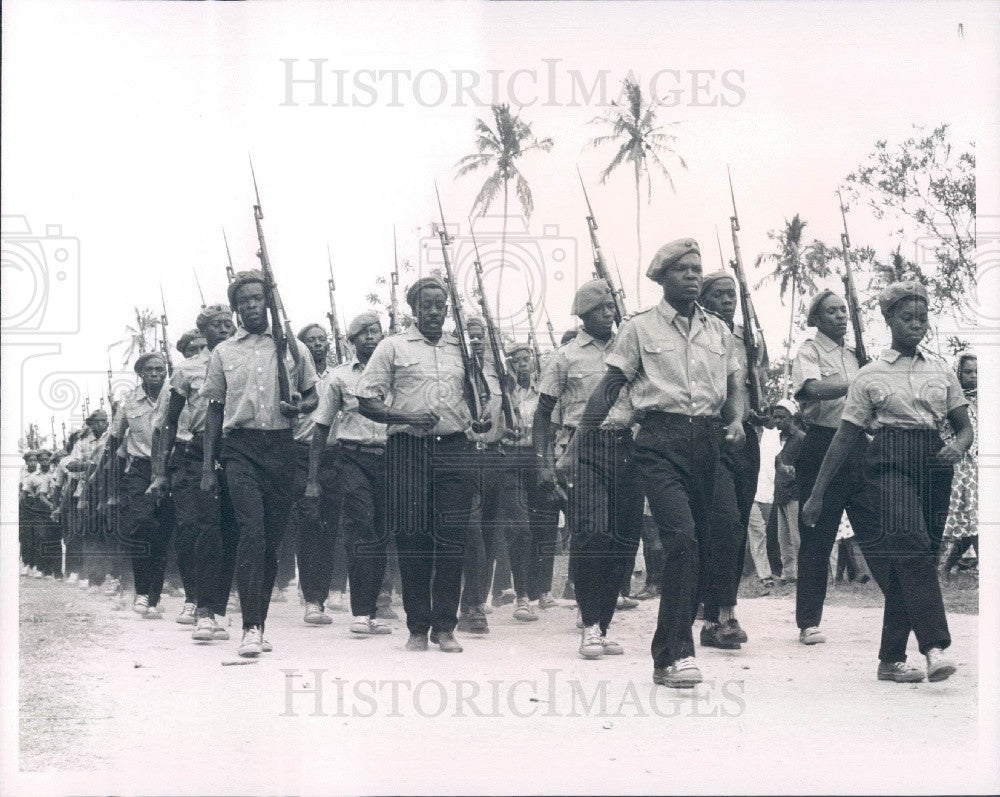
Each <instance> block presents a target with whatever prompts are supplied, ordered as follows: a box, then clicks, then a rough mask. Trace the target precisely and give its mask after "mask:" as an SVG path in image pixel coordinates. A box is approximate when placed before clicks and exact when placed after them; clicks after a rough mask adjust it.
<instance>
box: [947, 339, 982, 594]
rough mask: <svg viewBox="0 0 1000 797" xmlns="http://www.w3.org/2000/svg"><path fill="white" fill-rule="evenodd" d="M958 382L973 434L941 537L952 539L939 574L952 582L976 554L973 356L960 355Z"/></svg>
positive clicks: (958, 469) (955, 481) (976, 450)
mask: <svg viewBox="0 0 1000 797" xmlns="http://www.w3.org/2000/svg"><path fill="white" fill-rule="evenodd" d="M956 370H957V372H958V381H959V383H960V384H961V385H962V390H963V391H964V392H965V397H966V398H967V399H968V400H969V420H970V421H972V429H973V432H974V434H975V437H974V441H973V443H972V448H970V449H969V450H968V452H967V453H966V455H965V456H964V457H963V458H962V461H961V462H959V463H958V465H956V466H955V478H954V479H953V481H952V483H951V502H950V503H949V505H948V522H947V524H946V525H945V529H944V535H945V538H946V539H951V540H952V542H951V546H950V548H949V551H948V557H947V559H945V562H944V564H943V565H941V574H942V575H943V576H944V577H945V578H951V573H952V571H953V570H954V569H955V566H956V565H958V563H959V561H960V560H961V559H962V557H963V556H964V555H965V552H966V551H968V550H969V548H970V547H972V546H975V548H976V551H977V553H978V551H979V489H978V477H979V463H978V454H979V423H978V418H977V411H978V404H977V395H976V388H977V386H978V366H977V363H976V355H975V354H962V355H960V356H959V358H958V366H957V369H956Z"/></svg>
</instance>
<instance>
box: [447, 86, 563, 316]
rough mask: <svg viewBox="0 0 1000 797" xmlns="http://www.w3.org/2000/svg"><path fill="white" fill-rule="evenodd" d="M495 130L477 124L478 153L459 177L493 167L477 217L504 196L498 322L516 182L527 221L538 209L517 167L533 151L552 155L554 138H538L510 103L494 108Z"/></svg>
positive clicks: (474, 208) (464, 163)
mask: <svg viewBox="0 0 1000 797" xmlns="http://www.w3.org/2000/svg"><path fill="white" fill-rule="evenodd" d="M491 110H492V111H493V127H490V125H489V124H488V123H486V122H484V121H483V120H482V119H477V120H476V128H475V129H476V150H477V151H476V152H474V153H472V154H471V155H466V156H465V157H463V158H462V159H461V160H460V161H459V162H458V163H457V164H456V168H457V170H458V171H457V173H456V177H465V176H466V175H467V174H471V173H473V172H476V171H479V170H480V169H487V168H490V167H492V168H493V172H492V173H491V174H490V176H489V177H487V178H486V182H484V183H483V185H482V187H481V188H480V189H479V194H478V195H477V196H476V200H475V202H474V203H473V205H472V213H473V215H475V214H477V213H478V214H479V215H481V216H485V215H486V213H487V211H488V210H489V209H490V206H491V205H492V204H493V202H494V201H495V200H496V199H497V197H498V195H500V194H502V195H503V228H502V230H501V232H500V275H499V278H498V280H497V311H496V312H497V318H499V317H500V296H501V291H502V287H503V272H504V254H505V252H506V245H507V211H508V202H509V199H510V183H511V181H512V180H513V181H514V192H515V194H516V195H517V200H518V202H519V204H520V206H521V212H522V213H523V214H524V217H525V219H530V218H531V214H532V211H534V208H535V205H534V200H533V198H532V195H531V186H530V185H528V181H527V180H526V179H525V177H524V175H523V174H521V172H520V170H519V169H518V167H517V161H518V160H519V159H520V158H522V157H523V156H524V155H525V154H527V153H528V152H532V151H541V152H549V151H550V150H551V149H552V146H553V141H552V139H551V138H542V139H539V138H536V137H535V134H534V133H533V132H532V130H531V124H530V123H528V122H525V121H524V120H523V119H521V117H520V116H519V115H517V114H512V113H511V110H510V106H509V105H507V104H506V103H503V104H501V105H493V106H491Z"/></svg>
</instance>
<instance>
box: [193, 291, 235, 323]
mask: <svg viewBox="0 0 1000 797" xmlns="http://www.w3.org/2000/svg"><path fill="white" fill-rule="evenodd" d="M233 295H234V296H235V294H233ZM219 316H225V317H226V318H228V319H229V320H230V321H232V320H233V308H232V307H229V306H226V305H224V304H210V305H208V307H205V308H203V309H202V311H201V312H200V313H198V318H197V319H196V320H195V322H194V325H195V326H196V327H198V329H200V330H202V331H204V330H205V329H206V328H207V327H208V325H209V324H210V323H212V321H214V320H215V319H216V318H218V317H219Z"/></svg>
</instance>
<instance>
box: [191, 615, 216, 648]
mask: <svg viewBox="0 0 1000 797" xmlns="http://www.w3.org/2000/svg"><path fill="white" fill-rule="evenodd" d="M191 639H193V640H194V641H195V642H211V641H212V640H213V639H215V622H214V621H213V620H212V618H211V617H199V618H198V626H197V628H195V629H194V631H192V632H191Z"/></svg>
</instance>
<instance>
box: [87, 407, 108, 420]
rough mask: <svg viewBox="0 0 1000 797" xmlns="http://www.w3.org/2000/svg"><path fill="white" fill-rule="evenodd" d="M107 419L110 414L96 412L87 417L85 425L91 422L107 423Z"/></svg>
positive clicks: (102, 411)
mask: <svg viewBox="0 0 1000 797" xmlns="http://www.w3.org/2000/svg"><path fill="white" fill-rule="evenodd" d="M107 419H108V414H107V413H106V412H105V411H104V410H94V411H93V412H92V413H90V415H88V416H87V420H86V421H84V423H90V422H91V421H106V420H107Z"/></svg>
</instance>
